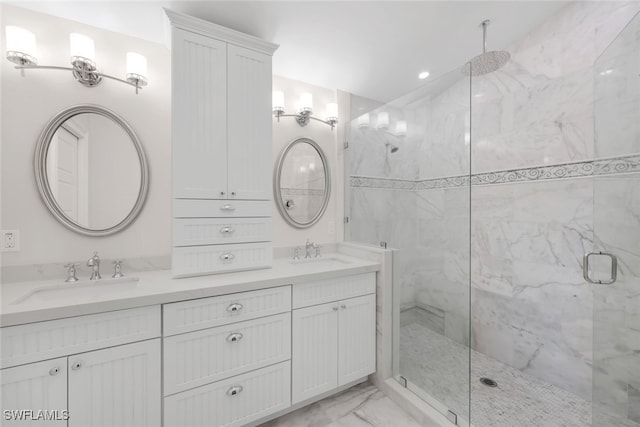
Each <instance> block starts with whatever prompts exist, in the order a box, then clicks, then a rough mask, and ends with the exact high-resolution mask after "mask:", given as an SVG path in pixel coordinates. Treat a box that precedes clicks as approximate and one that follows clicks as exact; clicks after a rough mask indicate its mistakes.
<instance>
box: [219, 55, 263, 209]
mask: <svg viewBox="0 0 640 427" xmlns="http://www.w3.org/2000/svg"><path fill="white" fill-rule="evenodd" d="M227 54H228V56H227V64H228V65H227V66H228V70H229V71H228V73H229V74H228V85H229V86H228V108H229V110H228V111H229V115H228V145H227V149H228V159H229V163H228V171H227V175H228V184H227V185H228V187H229V198H231V199H245V200H271V198H272V194H273V191H272V179H271V167H272V162H271V153H272V142H271V139H272V136H271V123H272V118H271V114H270V112H271V80H272V75H271V56H270V55H265V54H263V53H258V52H256V51H254V50H250V49H246V48H243V47H239V46H235V45H232V44H230V45H229V46H228V48H227Z"/></svg>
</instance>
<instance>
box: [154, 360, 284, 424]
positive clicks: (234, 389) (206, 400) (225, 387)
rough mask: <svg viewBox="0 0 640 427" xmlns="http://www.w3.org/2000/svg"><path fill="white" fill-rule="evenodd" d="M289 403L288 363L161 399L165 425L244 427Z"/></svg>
mask: <svg viewBox="0 0 640 427" xmlns="http://www.w3.org/2000/svg"><path fill="white" fill-rule="evenodd" d="M290 404H291V363H290V362H289V361H287V362H282V363H278V364H276V365H272V366H269V367H266V368H262V369H258V370H256V371H253V372H249V373H247V374H243V375H239V376H237V377H232V378H229V379H227V380H223V381H219V382H216V383H213V384H209V385H206V386H202V387H198V388H194V389H191V390H188V391H185V392H183V393H179V394H174V395H173V396H169V397H166V398H165V399H164V425H165V427H184V426H189V427H211V426H225V427H232V426H244V425H246V424H248V423H250V422H252V421H256V420H259V419H260V418H263V417H266V416H267V415H270V414H274V413H276V412H279V411H281V410H283V409H286V408H288V407H289V406H290Z"/></svg>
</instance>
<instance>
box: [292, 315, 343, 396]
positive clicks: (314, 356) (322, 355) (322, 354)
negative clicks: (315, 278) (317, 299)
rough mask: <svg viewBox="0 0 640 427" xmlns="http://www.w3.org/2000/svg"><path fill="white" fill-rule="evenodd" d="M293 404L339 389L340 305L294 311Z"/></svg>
mask: <svg viewBox="0 0 640 427" xmlns="http://www.w3.org/2000/svg"><path fill="white" fill-rule="evenodd" d="M292 328H293V337H292V338H293V342H292V353H291V376H292V378H291V380H292V390H291V393H292V399H291V400H292V402H291V403H292V404H296V403H298V402H302V401H303V400H306V399H309V398H311V397H314V396H317V395H319V394H321V393H324V392H325V391H329V390H332V389H334V388H336V387H337V386H338V375H337V374H338V303H329V304H323V305H318V306H314V307H308V308H302V309H300V310H294V311H293V316H292Z"/></svg>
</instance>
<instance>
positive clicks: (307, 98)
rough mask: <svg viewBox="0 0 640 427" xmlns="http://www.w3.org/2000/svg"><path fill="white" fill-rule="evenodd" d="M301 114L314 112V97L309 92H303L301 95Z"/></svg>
mask: <svg viewBox="0 0 640 427" xmlns="http://www.w3.org/2000/svg"><path fill="white" fill-rule="evenodd" d="M299 111H300V113H308V114H311V113H312V112H313V95H311V94H310V93H309V92H303V93H301V94H300V108H299Z"/></svg>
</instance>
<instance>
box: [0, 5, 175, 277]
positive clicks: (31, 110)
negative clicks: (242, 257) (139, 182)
mask: <svg viewBox="0 0 640 427" xmlns="http://www.w3.org/2000/svg"><path fill="white" fill-rule="evenodd" d="M6 25H17V26H21V27H25V28H27V29H29V30H30V31H32V32H33V33H35V36H36V40H37V45H38V60H39V63H40V64H41V65H60V66H66V65H67V64H68V61H69V59H68V58H69V33H70V32H81V33H84V34H86V35H88V36H90V37H92V38H93V39H94V41H95V48H96V62H97V63H98V67H99V68H100V69H101V70H102V71H103V72H106V73H109V74H112V75H114V76H117V77H124V75H125V74H126V59H125V55H126V52H127V51H136V52H139V53H141V54H143V55H145V56H146V57H147V59H148V65H149V71H148V73H149V81H150V84H149V86H148V87H146V88H144V89H143V90H142V91H141V92H140V94H139V95H136V94H135V91H134V89H133V88H132V87H130V86H126V85H123V84H121V83H117V82H115V81H111V80H108V79H105V80H104V81H103V82H102V83H101V84H100V85H99V86H97V87H94V88H86V87H84V86H82V85H81V84H79V83H77V82H76V81H75V80H74V79H73V77H72V76H71V72H63V71H51V70H27V71H26V72H25V75H24V77H23V76H21V74H20V72H19V71H17V70H15V69H14V68H13V64H11V63H9V62H8V61H6V60H2V61H1V62H2V65H1V66H0V67H1V68H0V72H1V73H2V74H1V78H0V85H1V90H2V100H1V102H2V110H1V111H2V118H1V125H2V130H1V133H0V135H1V138H2V141H1V145H2V150H1V153H2V158H1V175H2V179H1V183H2V187H1V196H2V206H1V208H0V213H1V216H0V220H1V221H0V225H1V227H2V229H19V230H20V233H21V251H20V252H9V253H3V254H2V255H3V256H2V265H3V266H15V265H26V264H44V263H54V262H65V261H70V260H82V259H86V258H88V257H89V256H90V255H91V254H92V252H93V251H94V250H97V251H99V252H100V255H101V256H102V257H104V258H116V257H122V258H128V257H146V256H158V255H167V254H169V252H170V230H171V228H170V227H171V225H170V224H171V223H170V216H171V215H170V207H171V204H170V194H169V191H170V188H171V186H170V164H171V163H170V141H171V140H170V135H171V128H170V73H169V70H170V53H169V51H168V49H167V48H166V47H164V46H162V45H159V44H156V43H150V42H146V41H143V40H139V39H134V38H131V37H126V36H123V35H121V34H117V33H112V32H109V31H104V30H100V29H97V28H95V27H90V26H87V25H83V24H80V23H76V22H72V21H68V20H64V19H60V18H55V17H52V16H48V15H43V14H39V13H35V12H31V11H28V10H25V9H21V8H17V7H11V6H7V5H2V32H3V34H4V27H5V26H6ZM85 103H90V104H99V105H102V106H104V107H106V108H108V109H111V110H113V111H114V112H116V113H118V114H119V115H121V116H122V117H124V118H125V119H126V120H127V121H128V123H129V124H130V125H131V127H132V128H133V129H134V131H135V132H136V133H137V135H138V137H139V138H140V140H141V142H142V144H143V146H144V148H145V150H146V153H147V155H148V160H149V162H150V165H149V166H150V172H151V181H150V189H149V195H148V198H147V202H146V204H145V206H144V209H143V210H142V212H141V214H140V216H139V217H138V219H137V220H136V221H135V222H134V223H133V224H132V225H131V226H130V227H128V228H127V229H126V230H124V231H123V232H121V233H119V234H116V235H114V236H110V237H99V238H96V237H93V238H92V237H84V236H82V235H80V234H77V233H74V232H72V231H70V230H68V229H67V228H65V227H64V226H62V225H61V224H60V223H59V222H57V221H56V220H55V219H54V217H53V216H52V215H51V214H50V213H49V212H48V211H47V209H46V208H45V206H44V204H43V203H42V201H41V199H40V196H39V194H38V191H37V188H36V185H35V179H34V174H33V155H34V149H35V146H36V142H37V140H38V136H39V134H40V132H42V130H43V129H44V127H45V125H46V123H47V122H48V121H49V120H50V119H51V117H52V116H54V115H55V114H57V113H58V112H60V111H61V110H63V109H65V108H67V107H70V106H73V105H77V104H85Z"/></svg>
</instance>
